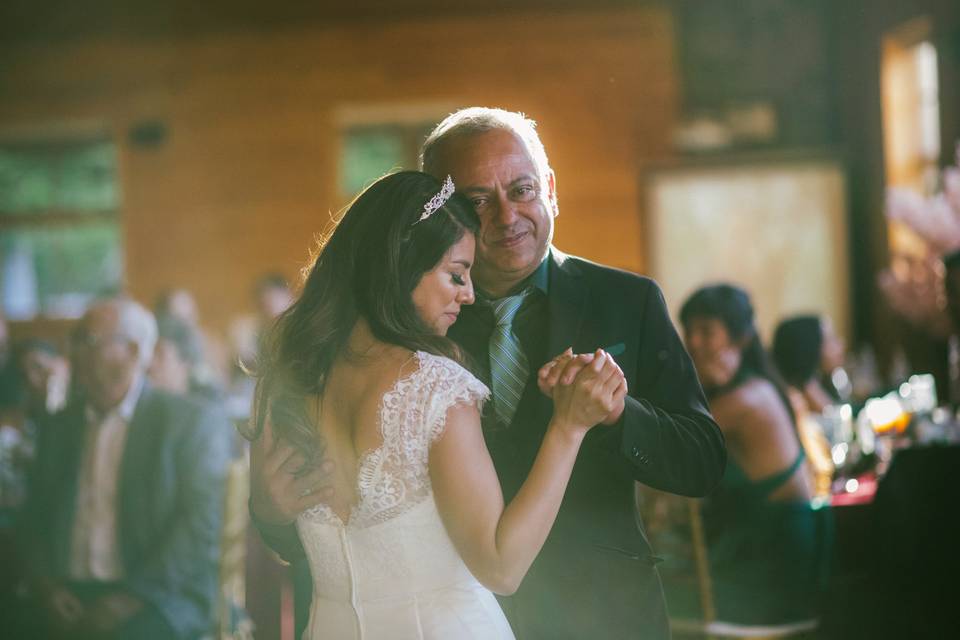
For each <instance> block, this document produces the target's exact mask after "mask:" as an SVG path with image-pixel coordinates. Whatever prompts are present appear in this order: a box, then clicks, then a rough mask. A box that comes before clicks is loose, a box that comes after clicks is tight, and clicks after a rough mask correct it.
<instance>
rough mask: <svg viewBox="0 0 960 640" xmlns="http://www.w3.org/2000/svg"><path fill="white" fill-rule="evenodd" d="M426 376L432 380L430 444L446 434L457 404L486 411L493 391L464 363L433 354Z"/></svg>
mask: <svg viewBox="0 0 960 640" xmlns="http://www.w3.org/2000/svg"><path fill="white" fill-rule="evenodd" d="M425 365H426V366H425V371H424V375H425V376H426V378H427V379H428V380H429V383H428V384H427V385H426V388H427V389H428V393H429V394H430V396H429V398H428V399H427V407H428V409H427V411H426V415H427V424H426V427H427V429H426V435H427V438H428V443H429V444H433V443H434V442H436V440H437V439H438V438H439V437H440V436H441V435H443V431H444V428H445V427H446V423H447V411H448V410H449V409H450V408H451V407H453V406H454V405H457V404H466V405H473V406H475V407H477V409H480V410H483V404H484V403H485V402H486V401H487V399H488V398H489V397H490V390H489V389H488V388H487V387H486V385H484V384H483V383H482V382H480V381H479V380H477V378H476V377H475V376H474V375H473V374H472V373H470V372H469V371H467V370H466V369H464V368H463V367H462V366H460V365H459V364H457V363H456V362H454V361H453V360H450V359H449V358H443V357H439V356H434V357H431V358H430V360H429V361H428V362H426V363H425Z"/></svg>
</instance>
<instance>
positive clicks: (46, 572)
mask: <svg viewBox="0 0 960 640" xmlns="http://www.w3.org/2000/svg"><path fill="white" fill-rule="evenodd" d="M156 337H157V327H156V322H155V320H154V318H153V316H152V315H151V314H150V313H149V312H148V311H147V310H146V309H144V308H143V307H142V306H140V305H139V304H137V303H135V302H133V301H131V300H129V299H108V300H103V301H100V302H97V303H95V304H94V305H93V306H92V307H91V308H90V309H89V310H88V311H87V313H86V314H85V315H84V317H83V319H82V320H81V321H80V323H79V324H78V326H77V329H76V331H75V333H74V334H73V336H72V346H73V353H72V357H73V374H74V376H75V378H76V382H77V388H78V391H79V393H78V396H77V398H76V399H75V400H74V399H71V403H70V404H69V405H68V406H67V407H66V409H64V411H62V412H60V413H58V414H56V415H54V416H52V417H50V418H49V419H48V420H47V421H46V423H45V424H43V425H41V428H40V430H39V442H38V446H37V460H36V466H35V472H34V475H33V482H32V484H31V491H30V495H29V496H28V499H27V504H26V508H25V511H24V515H23V518H22V521H21V538H20V540H21V544H22V552H23V556H24V564H25V567H24V569H25V573H26V578H25V584H24V587H25V589H24V591H25V593H26V594H27V595H26V602H24V606H22V607H20V608H19V613H20V615H19V620H17V621H16V624H17V625H18V626H17V627H16V631H15V632H14V634H13V636H12V637H48V636H49V635H51V634H59V635H61V636H63V637H67V638H71V637H73V638H80V637H82V638H193V637H197V636H200V635H201V634H203V633H204V632H206V631H208V630H209V627H210V624H211V615H212V610H213V603H214V596H215V588H216V584H217V574H218V556H219V554H218V549H219V539H220V531H221V520H222V513H223V504H224V481H225V477H226V471H227V465H228V462H229V456H230V444H231V428H230V426H229V424H228V423H227V422H226V421H225V420H224V419H223V418H222V417H221V416H220V415H218V414H217V413H216V412H215V411H213V410H212V409H211V407H210V405H208V404H201V403H197V402H195V401H192V400H191V399H189V398H182V397H174V396H171V395H169V394H167V393H165V392H162V391H158V390H154V389H152V388H150V386H149V385H148V384H147V383H146V382H145V378H146V371H147V368H148V366H149V364H150V359H151V357H152V356H153V351H154V346H155V343H156Z"/></svg>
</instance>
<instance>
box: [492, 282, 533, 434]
mask: <svg viewBox="0 0 960 640" xmlns="http://www.w3.org/2000/svg"><path fill="white" fill-rule="evenodd" d="M526 295H527V294H526V292H523V293H520V294H518V295H515V296H509V297H507V298H500V299H499V300H494V301H493V302H492V303H491V307H492V308H493V315H494V316H495V317H496V320H497V326H496V327H494V329H493V333H492V334H491V335H490V381H491V383H492V386H493V409H494V413H495V414H496V417H497V422H499V423H500V424H501V425H503V426H509V425H510V421H511V420H513V414H514V413H515V412H516V410H517V405H518V404H520V397H521V396H522V395H523V390H524V388H525V387H526V386H527V374H528V373H529V372H530V366H529V364H528V363H527V356H526V354H525V353H524V352H523V348H522V347H521V346H520V341H519V340H518V339H517V336H516V334H514V332H513V319H514V317H515V316H516V315H517V311H519V310H520V307H521V305H523V299H524V297H526Z"/></svg>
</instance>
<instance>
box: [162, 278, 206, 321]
mask: <svg viewBox="0 0 960 640" xmlns="http://www.w3.org/2000/svg"><path fill="white" fill-rule="evenodd" d="M153 312H154V314H156V316H157V317H158V318H160V317H162V316H173V317H175V318H179V319H180V320H182V321H183V322H186V323H187V324H189V325H190V326H192V327H199V326H200V312H199V311H198V309H197V301H196V299H195V298H194V297H193V294H192V293H190V292H189V291H187V290H186V289H180V288H175V289H167V290H166V291H164V292H163V293H161V294H160V295H159V296H157V301H156V303H155V304H154V305H153Z"/></svg>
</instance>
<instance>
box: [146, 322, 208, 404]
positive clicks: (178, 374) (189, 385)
mask: <svg viewBox="0 0 960 640" xmlns="http://www.w3.org/2000/svg"><path fill="white" fill-rule="evenodd" d="M202 365H203V347H202V344H201V338H200V335H199V334H198V333H197V331H196V329H195V328H194V327H193V326H191V325H189V324H187V323H186V322H184V321H183V320H181V319H180V318H178V317H176V316H172V315H166V316H158V317H157V346H156V348H155V349H154V353H153V361H152V362H151V363H150V369H149V376H150V382H151V383H153V386H154V387H156V388H157V389H162V390H164V391H168V392H170V393H172V394H175V395H187V394H193V395H195V396H196V397H198V398H201V399H214V398H217V397H218V395H219V392H218V390H217V388H216V386H214V385H213V384H212V382H211V381H210V380H209V379H205V375H204V371H203V369H202Z"/></svg>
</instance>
